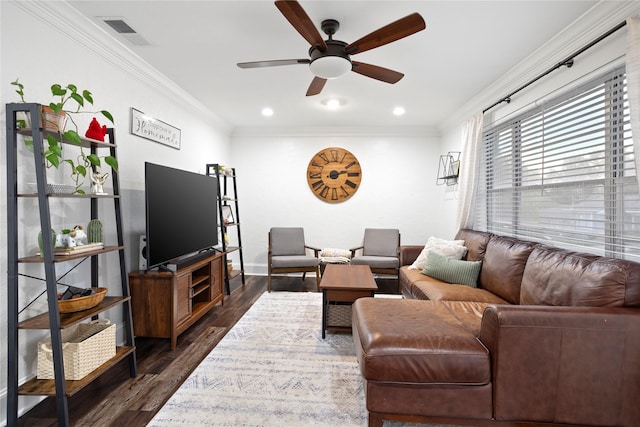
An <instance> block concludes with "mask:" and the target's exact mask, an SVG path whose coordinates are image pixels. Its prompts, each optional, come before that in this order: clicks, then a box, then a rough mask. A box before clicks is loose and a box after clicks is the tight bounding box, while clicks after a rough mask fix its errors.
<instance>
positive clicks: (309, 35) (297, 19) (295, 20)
mask: <svg viewBox="0 0 640 427" xmlns="http://www.w3.org/2000/svg"><path fill="white" fill-rule="evenodd" d="M275 4H276V7H277V8H278V10H279V11H280V13H282V14H283V15H284V17H285V18H287V21H289V23H290V24H291V25H293V28H295V29H296V31H298V32H299V33H300V35H301V36H302V37H304V39H305V40H306V41H307V42H309V44H310V45H311V46H319V48H320V50H321V51H323V52H324V51H325V50H326V49H327V44H326V43H325V42H324V40H323V39H322V36H321V35H320V32H319V31H318V29H317V28H316V26H315V25H313V21H311V18H309V15H307V12H305V11H304V9H303V8H302V6H300V3H298V2H297V1H283V0H278V1H276V2H275Z"/></svg>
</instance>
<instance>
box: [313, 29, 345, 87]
mask: <svg viewBox="0 0 640 427" xmlns="http://www.w3.org/2000/svg"><path fill="white" fill-rule="evenodd" d="M326 44H327V49H326V50H325V51H324V52H323V51H322V50H320V49H319V48H318V47H316V46H312V47H311V48H310V49H309V56H310V57H311V63H310V64H309V68H310V69H311V72H312V73H313V74H314V75H316V76H318V77H321V78H323V79H335V78H338V77H340V76H342V75H344V74H346V73H347V72H349V71H351V68H352V65H351V58H350V57H349V55H348V54H347V53H346V52H345V47H346V46H347V43H345V42H343V41H340V40H331V39H329V40H327V41H326Z"/></svg>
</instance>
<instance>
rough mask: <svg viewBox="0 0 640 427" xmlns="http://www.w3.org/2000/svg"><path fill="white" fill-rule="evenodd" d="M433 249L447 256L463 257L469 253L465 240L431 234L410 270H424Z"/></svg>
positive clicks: (451, 257) (452, 257) (453, 257)
mask: <svg viewBox="0 0 640 427" xmlns="http://www.w3.org/2000/svg"><path fill="white" fill-rule="evenodd" d="M431 251H433V252H436V253H437V254H439V255H442V256H443V257H446V258H450V259H462V257H463V256H464V255H465V254H466V253H467V248H466V246H464V240H445V239H440V238H438V237H433V236H431V237H429V240H427V244H426V245H425V246H424V249H422V252H420V255H418V258H416V260H415V261H414V262H413V264H411V265H410V266H409V270H422V269H423V268H424V266H425V263H426V262H427V257H428V256H429V253H430V252H431Z"/></svg>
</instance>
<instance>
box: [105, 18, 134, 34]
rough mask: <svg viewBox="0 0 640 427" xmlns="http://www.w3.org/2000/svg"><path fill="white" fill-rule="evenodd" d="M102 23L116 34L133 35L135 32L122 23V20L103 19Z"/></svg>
mask: <svg viewBox="0 0 640 427" xmlns="http://www.w3.org/2000/svg"><path fill="white" fill-rule="evenodd" d="M104 22H105V23H106V24H107V25H108V26H110V27H111V28H113V29H114V30H115V31H116V33H120V34H132V33H135V32H136V30H134V29H133V28H131V27H130V26H129V24H127V23H126V22H124V21H123V20H122V19H105V20H104Z"/></svg>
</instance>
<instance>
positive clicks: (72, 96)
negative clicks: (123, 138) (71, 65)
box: [11, 79, 118, 194]
mask: <svg viewBox="0 0 640 427" xmlns="http://www.w3.org/2000/svg"><path fill="white" fill-rule="evenodd" d="M11 84H12V85H14V86H16V87H17V89H16V93H17V94H18V95H19V96H20V100H21V101H22V102H25V99H24V85H23V84H22V83H20V82H19V81H18V79H16V80H15V81H13V82H11ZM51 94H52V95H53V96H54V102H51V103H50V104H49V105H43V111H42V112H41V114H42V122H43V125H44V126H45V128H48V129H49V130H51V131H52V132H48V133H47V134H46V138H47V147H46V148H45V151H44V153H43V155H44V158H45V160H46V165H47V167H50V166H53V167H55V168H58V167H59V166H60V164H61V163H67V164H68V165H69V166H70V167H71V179H72V180H73V182H74V185H75V192H76V193H79V194H84V193H85V192H84V190H82V189H81V188H80V186H81V185H82V184H83V182H84V178H85V177H86V176H87V172H88V170H90V169H91V168H92V167H93V168H96V169H97V170H99V168H100V166H101V165H102V161H101V157H100V156H98V155H96V154H87V153H86V152H85V150H84V148H83V146H82V140H81V138H80V135H79V134H78V125H77V123H76V121H75V118H74V116H75V115H76V114H98V113H100V114H101V115H102V116H104V117H105V118H107V119H108V120H109V121H110V122H111V123H114V121H113V116H112V115H111V113H110V112H109V111H107V110H100V111H85V110H84V107H85V103H88V104H91V105H93V95H92V94H91V92H90V91H88V90H83V91H79V90H78V87H77V86H76V85H74V84H68V85H67V86H62V85H60V84H57V83H56V84H53V85H52V86H51ZM73 104H75V108H74V106H73ZM52 115H58V116H63V117H65V119H64V120H62V121H60V122H58V121H57V120H56V119H53V118H52ZM69 122H70V123H71V127H72V129H67V125H68V124H69ZM18 125H19V126H21V125H24V126H25V127H27V123H26V122H25V123H19V124H18ZM63 138H64V139H66V140H68V141H70V142H72V143H73V144H75V145H77V146H78V147H79V148H80V154H79V155H78V156H76V158H75V159H72V158H64V156H63V152H62V143H61V142H62V139H63ZM24 143H25V146H26V147H27V149H29V150H30V151H33V141H31V140H25V142H24ZM102 159H103V160H104V162H105V163H106V164H107V165H109V166H110V167H111V168H112V169H113V170H114V171H117V170H118V161H117V159H116V158H115V157H113V156H103V157H102Z"/></svg>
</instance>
